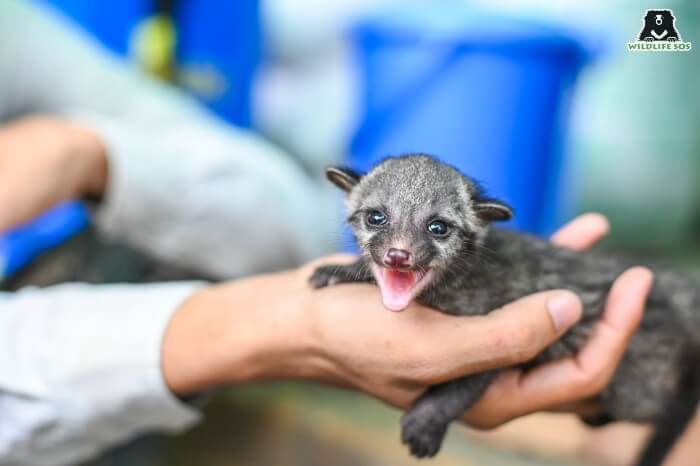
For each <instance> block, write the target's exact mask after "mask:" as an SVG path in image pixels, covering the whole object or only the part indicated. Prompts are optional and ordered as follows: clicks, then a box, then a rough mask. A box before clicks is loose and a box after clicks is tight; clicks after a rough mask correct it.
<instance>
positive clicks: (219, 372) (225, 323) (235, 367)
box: [163, 276, 320, 396]
mask: <svg viewBox="0 0 700 466" xmlns="http://www.w3.org/2000/svg"><path fill="white" fill-rule="evenodd" d="M270 277H272V278H270ZM276 279H278V277H276V276H262V277H256V278H252V279H245V280H240V281H237V282H234V283H230V284H223V285H218V286H213V287H210V288H207V289H204V290H201V291H199V292H197V293H195V294H194V295H192V296H191V297H190V298H189V299H188V300H186V301H185V302H184V303H183V304H182V305H181V306H180V308H178V310H177V311H176V312H175V314H174V315H173V318H172V321H171V324H170V326H169V328H168V330H167V331H166V335H165V337H164V343H163V373H164V378H165V381H166V383H167V385H168V386H169V387H170V389H171V390H172V391H173V392H174V393H175V394H176V395H179V396H187V395H190V394H193V393H197V392H201V391H204V390H207V389H210V388H214V387H217V386H221V385H228V384H242V383H251V382H258V381H264V380H278V379H315V378H318V373H319V368H318V366H319V364H320V358H319V357H318V356H317V354H318V352H317V350H316V348H315V345H314V341H315V339H313V337H312V333H313V332H312V331H311V329H312V327H313V326H312V325H311V322H310V319H309V312H308V311H307V308H306V302H305V301H306V300H305V297H304V296H303V294H304V293H303V292H302V293H295V292H290V293H287V292H285V291H284V290H283V291H282V292H279V291H278V290H276V289H275V283H274V280H276ZM269 280H272V281H273V282H272V283H265V282H266V281H269ZM282 288H284V287H282ZM271 295H272V296H271Z"/></svg>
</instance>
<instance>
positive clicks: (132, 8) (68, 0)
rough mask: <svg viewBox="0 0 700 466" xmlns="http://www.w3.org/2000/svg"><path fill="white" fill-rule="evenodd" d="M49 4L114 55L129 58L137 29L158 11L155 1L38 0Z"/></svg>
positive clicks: (37, 0)
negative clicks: (130, 47)
mask: <svg viewBox="0 0 700 466" xmlns="http://www.w3.org/2000/svg"><path fill="white" fill-rule="evenodd" d="M34 1H36V2H37V3H39V4H41V3H47V4H49V5H53V6H54V7H55V8H57V9H59V10H61V11H62V12H63V14H65V15H66V16H68V17H69V18H71V19H72V20H73V21H75V22H76V23H78V24H79V25H80V26H81V27H83V28H84V29H85V30H86V31H88V32H90V33H91V34H92V35H93V36H95V37H96V38H97V39H98V40H100V41H101V42H102V43H103V44H104V45H106V46H107V47H108V48H109V49H111V50H112V51H113V52H116V53H118V54H120V55H122V56H126V55H127V54H128V52H129V43H130V40H131V35H132V33H133V30H134V28H135V27H136V26H137V25H138V24H139V23H140V22H141V21H142V20H143V19H144V18H146V17H148V16H149V15H151V14H152V13H153V12H154V11H155V2H154V1H153V0H119V1H111V2H98V1H90V0H34Z"/></svg>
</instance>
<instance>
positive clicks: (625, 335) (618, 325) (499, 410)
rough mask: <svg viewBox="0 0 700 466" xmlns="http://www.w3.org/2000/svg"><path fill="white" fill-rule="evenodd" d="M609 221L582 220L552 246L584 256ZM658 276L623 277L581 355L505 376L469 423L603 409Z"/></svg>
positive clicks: (487, 424)
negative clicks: (605, 392)
mask: <svg viewBox="0 0 700 466" xmlns="http://www.w3.org/2000/svg"><path fill="white" fill-rule="evenodd" d="M608 230H609V226H608V223H607V220H606V219H605V217H603V216H601V215H598V214H587V215H582V216H581V217H578V218H577V219H575V220H573V221H572V222H571V223H569V224H568V225H566V226H564V227H563V228H562V229H561V230H559V231H558V232H557V233H555V234H554V235H553V236H552V242H553V243H555V244H557V245H559V246H562V247H567V248H569V249H573V250H577V251H582V250H586V249H588V248H590V247H591V246H593V245H594V244H595V243H596V242H597V241H598V240H599V239H600V238H602V237H603V236H605V235H606V234H607V232H608ZM652 282H653V276H652V274H651V272H650V271H649V270H648V269H646V268H643V267H634V268H631V269H629V270H627V271H626V272H624V273H623V274H622V275H621V276H620V277H619V278H618V279H617V280H616V281H615V283H614V285H613V287H612V289H611V291H610V294H609V295H608V299H607V303H606V306H605V311H604V313H603V317H602V319H601V320H600V321H599V322H598V323H597V325H596V327H595V329H594V333H593V336H592V338H591V340H590V341H589V342H588V343H587V344H586V346H585V347H584V348H583V349H582V350H581V352H580V353H579V354H577V355H576V356H573V357H570V358H565V359H561V360H558V361H554V362H550V363H548V364H544V365H542V366H539V367H536V368H534V369H532V370H531V371H528V372H524V371H523V370H521V369H510V370H507V371H505V372H503V373H502V374H501V375H500V376H499V377H498V378H497V379H496V380H495V381H494V382H493V383H492V384H491V386H490V387H489V389H488V390H487V391H486V393H485V394H484V396H483V397H482V398H481V399H480V400H479V402H478V403H477V404H476V405H475V406H474V407H473V408H472V409H471V410H469V411H468V412H467V413H466V414H465V416H464V420H465V421H466V422H467V423H468V424H470V425H471V426H473V427H477V428H493V427H497V426H499V425H500V424H503V423H505V422H507V421H509V420H512V419H514V418H516V417H520V416H523V415H525V414H530V413H533V412H535V411H542V410H552V411H565V412H574V413H577V414H582V415H592V414H596V413H597V412H598V410H599V405H598V402H597V401H596V400H595V397H596V395H597V394H598V393H599V392H600V391H601V390H602V389H603V388H604V387H605V386H606V385H608V383H609V382H610V379H611V378H612V376H613V374H614V372H615V369H616V368H617V365H618V363H619V362H620V360H621V359H622V356H623V354H624V352H625V350H626V349H627V344H628V342H629V340H630V338H632V336H633V335H634V332H635V331H636V330H637V327H638V326H639V323H640V322H641V319H642V315H643V312H644V304H645V301H646V298H647V295H648V294H649V291H650V290H651V285H652Z"/></svg>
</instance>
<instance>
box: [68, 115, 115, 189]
mask: <svg viewBox="0 0 700 466" xmlns="http://www.w3.org/2000/svg"><path fill="white" fill-rule="evenodd" d="M60 124H61V126H62V128H63V130H64V134H65V138H64V141H65V144H64V149H63V151H64V153H65V154H66V155H67V156H68V157H70V158H72V163H73V164H74V165H75V166H76V167H77V168H78V173H79V177H78V183H77V186H76V191H77V192H76V195H77V196H90V197H98V198H99V197H101V196H102V195H103V193H104V191H105V187H106V184H107V172H108V163H107V154H106V149H105V147H104V144H103V143H102V141H101V139H100V138H99V136H98V135H97V134H96V133H95V132H93V131H91V130H90V129H87V128H84V127H82V126H79V125H76V124H73V123H70V122H61V123H60Z"/></svg>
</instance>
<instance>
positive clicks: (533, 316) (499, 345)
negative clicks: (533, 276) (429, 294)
mask: <svg viewBox="0 0 700 466" xmlns="http://www.w3.org/2000/svg"><path fill="white" fill-rule="evenodd" d="M581 313H582V307H581V301H580V300H579V298H578V297H577V296H576V295H575V294H573V293H571V292H570V291H566V290H552V291H545V292H541V293H536V294H532V295H529V296H526V297H524V298H521V299H519V300H517V301H514V302H512V303H509V304H507V305H505V306H504V307H502V308H501V309H498V310H496V311H493V312H491V313H489V314H488V315H485V316H478V317H466V318H465V317H450V318H449V319H443V320H444V322H445V324H446V325H447V326H448V327H449V328H448V329H444V330H441V329H438V331H440V335H437V336H436V335H432V332H430V333H431V334H429V335H426V338H428V339H430V341H431V342H432V346H433V347H435V344H434V342H435V341H441V342H442V344H441V345H439V348H436V349H435V352H436V355H435V357H436V358H439V359H440V361H441V364H443V365H444V362H445V360H446V359H447V358H449V351H448V348H451V349H452V350H453V354H452V357H451V358H449V359H447V360H449V361H451V362H453V363H454V366H452V367H448V373H445V374H442V375H443V376H444V377H445V380H449V379H453V378H455V377H459V376H462V375H464V374H469V373H474V372H479V371H484V370H489V369H495V368H502V367H506V366H510V365H513V364H517V363H522V362H525V361H527V360H529V359H531V358H532V357H534V356H535V355H536V354H538V353H539V352H541V351H542V350H543V349H544V348H546V347H547V346H549V345H550V344H551V343H552V342H554V341H555V340H557V339H558V338H559V337H561V335H562V334H563V333H564V332H566V330H568V329H569V328H570V327H571V326H572V325H573V324H575V323H576V322H577V321H578V320H579V319H580V318H581ZM443 317H444V316H443ZM433 328H434V327H433ZM438 337H439V339H438V340H436V338H438ZM446 352H447V358H446Z"/></svg>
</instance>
